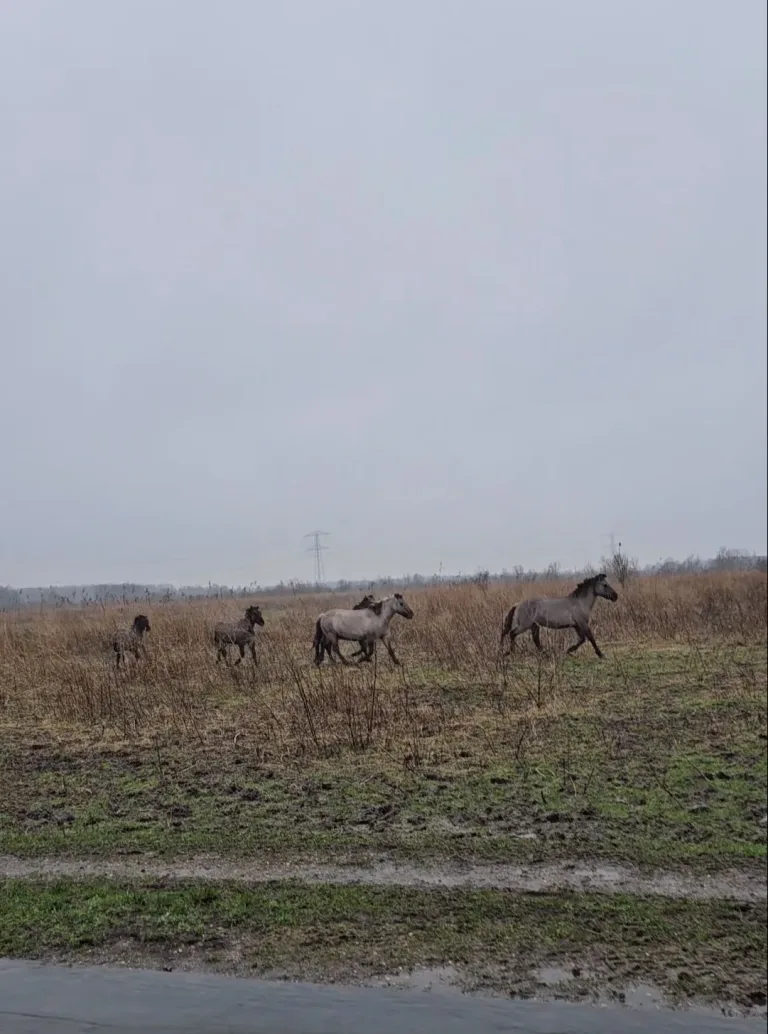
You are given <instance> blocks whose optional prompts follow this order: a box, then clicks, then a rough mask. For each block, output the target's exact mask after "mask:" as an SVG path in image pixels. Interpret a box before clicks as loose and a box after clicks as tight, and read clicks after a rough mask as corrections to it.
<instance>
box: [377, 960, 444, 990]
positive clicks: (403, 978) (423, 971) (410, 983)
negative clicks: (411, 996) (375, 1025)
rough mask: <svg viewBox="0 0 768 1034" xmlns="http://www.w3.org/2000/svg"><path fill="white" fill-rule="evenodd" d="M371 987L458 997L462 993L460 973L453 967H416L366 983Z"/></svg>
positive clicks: (384, 975)
mask: <svg viewBox="0 0 768 1034" xmlns="http://www.w3.org/2000/svg"><path fill="white" fill-rule="evenodd" d="M366 983H367V984H368V985H369V986H370V987H391V988H397V989H398V990H402V991H430V992H432V993H434V994H444V995H458V994H461V993H462V988H461V977H460V974H459V971H458V970H457V969H456V968H455V967H453V966H437V967H434V968H431V969H430V968H428V967H416V968H415V969H411V970H407V969H402V970H398V971H397V972H396V973H384V974H383V975H382V976H378V977H375V978H374V979H372V980H368V981H366Z"/></svg>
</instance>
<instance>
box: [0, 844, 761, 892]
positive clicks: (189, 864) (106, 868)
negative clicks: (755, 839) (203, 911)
mask: <svg viewBox="0 0 768 1034" xmlns="http://www.w3.org/2000/svg"><path fill="white" fill-rule="evenodd" d="M59 877H63V878H66V879H81V880H82V879H88V878H92V877H102V878H107V879H116V880H146V879H159V880H162V879H170V880H173V879H178V880H195V881H199V882H207V881H210V882H218V881H223V880H229V881H234V882H237V883H245V884H256V883H267V882H269V881H271V880H287V879H295V880H301V881H302V882H305V883H336V884H353V883H363V884H368V885H377V886H382V887H392V886H403V887H423V888H429V887H462V888H464V889H479V890H482V889H500V890H516V891H522V892H526V891H528V892H536V891H539V892H541V891H558V890H581V891H592V892H599V893H602V894H657V895H660V896H662V897H668V898H687V899H689V900H698V901H707V900H714V899H721V898H722V899H731V900H736V901H765V900H766V881H765V879H764V878H761V877H760V876H758V875H755V874H750V873H742V872H738V871H730V872H719V873H717V874H716V875H712V876H708V875H702V874H699V873H697V874H692V875H686V874H684V873H679V872H664V871H661V872H659V871H656V872H643V871H640V870H638V869H634V868H632V867H629V866H623V865H620V864H615V865H612V864H610V863H603V862H600V863H596V862H589V861H577V862H559V863H542V864H531V865H522V866H521V865H502V864H492V865H477V866H472V865H460V864H457V863H456V862H450V861H447V862H445V863H443V864H434V865H432V866H425V867H420V866H417V865H408V864H403V863H401V862H394V861H393V862H387V861H378V862H375V863H373V864H371V865H370V866H367V867H366V866H358V865H324V864H306V863H303V862H302V863H297V864H295V865H291V864H289V863H288V864H286V863H282V862H281V863H274V864H271V863H269V862H265V861H258V862H248V861H247V860H240V861H232V860H229V859H224V858H219V857H216V856H199V857H196V858H190V859H187V860H183V861H162V860H159V859H155V858H152V859H147V858H145V859H129V858H115V859H83V860H72V859H62V858H29V859H27V858H16V857H14V856H11V855H0V878H13V879H33V878H37V879H39V878H51V879H55V878H59Z"/></svg>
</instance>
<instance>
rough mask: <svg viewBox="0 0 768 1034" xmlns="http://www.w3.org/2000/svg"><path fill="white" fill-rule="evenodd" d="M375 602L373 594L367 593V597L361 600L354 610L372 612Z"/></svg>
mask: <svg viewBox="0 0 768 1034" xmlns="http://www.w3.org/2000/svg"><path fill="white" fill-rule="evenodd" d="M375 602H376V600H375V598H374V596H373V593H372V592H367V593H366V594H365V596H363V598H362V599H361V600H360V602H359V603H356V604H355V605H354V607H353V608H352V610H372V609H373V605H374V604H375Z"/></svg>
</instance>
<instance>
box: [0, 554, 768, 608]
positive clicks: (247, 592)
mask: <svg viewBox="0 0 768 1034" xmlns="http://www.w3.org/2000/svg"><path fill="white" fill-rule="evenodd" d="M600 566H601V569H602V570H605V571H606V572H608V573H610V575H611V576H612V577H613V578H615V579H616V580H617V581H618V582H619V583H620V584H621V585H626V584H627V582H628V581H630V580H631V579H632V578H633V577H635V576H636V575H654V574H656V575H673V574H705V573H707V572H710V571H763V572H768V559H767V558H766V557H765V556H761V555H758V554H755V553H748V552H746V551H745V550H739V549H726V548H723V549H720V550H719V551H718V553H717V556H715V557H713V558H711V559H709V560H702V559H701V557H697V556H689V557H686V559H685V560H674V559H672V558H668V559H666V560H661V561H659V562H658V563H656V564H647V565H645V566H643V567H641V566H640V565H639V564H638V563H637V561H636V560H633V559H632V558H631V557H630V556H629V555H628V554H627V553H626V552H625V551H624V550H623V548H622V545H621V543H619V544H618V548H617V549H615V550H614V552H613V554H612V555H611V556H608V557H603V558H602V560H601V565H600ZM595 573H596V571H595V570H594V569H592V568H587V569H584V570H579V571H576V570H567V569H563V568H561V567H560V566H559V564H556V563H552V564H550V565H549V566H548V567H547V568H546V569H544V570H543V571H535V570H531V569H530V568H525V567H523V566H522V565H517V566H515V567H513V568H512V570H511V571H508V570H506V569H504V570H502V571H500V572H498V573H495V574H494V573H491V572H490V571H484V570H479V571H475V572H474V573H473V574H461V573H460V574H455V575H445V574H436V575H422V574H407V575H404V576H402V577H400V578H394V577H378V578H372V579H358V580H354V581H350V580H347V579H343V580H341V581H338V582H332V583H326V584H323V585H317V584H315V583H313V582H304V581H289V582H278V583H277V585H259V583H258V582H251V583H250V584H249V585H242V586H237V587H232V586H228V585H218V584H215V583H212V582H209V583H208V585H183V586H180V587H178V588H176V587H174V586H172V585H165V584H163V585H142V584H137V583H133V582H121V583H119V584H118V583H105V584H101V585H51V586H48V587H47V588H43V587H39V586H38V587H34V588H22V589H15V588H13V587H12V586H10V585H0V610H17V609H20V608H24V607H40V606H43V607H89V606H104V605H106V604H116V603H122V604H128V603H137V602H139V601H141V602H146V603H170V602H172V601H184V600H196V599H234V598H238V597H247V596H254V595H257V594H259V593H262V594H264V595H267V594H268V595H270V596H281V595H284V596H306V595H310V594H312V593H328V592H338V593H352V592H360V591H363V592H364V591H368V590H374V591H379V592H382V593H386V592H394V591H395V590H397V589H418V588H425V587H427V586H437V585H461V584H467V583H471V584H474V585H477V586H479V587H480V588H489V587H490V586H491V585H499V584H510V583H514V582H534V581H544V580H546V581H555V580H561V579H563V580H566V579H567V580H569V581H573V580H576V579H578V578H584V577H586V576H588V575H590V574H595Z"/></svg>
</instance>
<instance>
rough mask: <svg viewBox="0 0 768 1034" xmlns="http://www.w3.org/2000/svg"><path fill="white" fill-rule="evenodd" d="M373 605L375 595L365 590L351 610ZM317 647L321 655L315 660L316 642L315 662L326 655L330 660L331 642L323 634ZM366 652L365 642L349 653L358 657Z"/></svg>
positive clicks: (363, 608) (374, 603) (364, 608)
mask: <svg viewBox="0 0 768 1034" xmlns="http://www.w3.org/2000/svg"><path fill="white" fill-rule="evenodd" d="M375 606H376V597H375V596H374V595H373V594H372V593H370V592H367V593H366V594H365V596H363V598H362V599H361V600H360V601H359V603H356V604H355V605H354V606H353V607H352V610H366V609H367V608H369V607H371V608H374V607H375ZM319 649H320V654H321V657H320V661H317V651H318V646H317V644H315V661H316V663H318V664H319V663H321V662H322V660H323V658H324V657H325V656H326V655H327V656H328V658H329V659H331V660H332V656H331V644H330V641H329V640H327V639H326V638H325V636H323V637H322V638H321V640H320V644H319ZM367 652H368V650H367V648H366V644H365V643H363V645H362V646H361V647H360V649H359V650H355V652H354V653H352V654H350V656H351V657H358V656H360V654H364V653H367Z"/></svg>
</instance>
